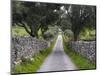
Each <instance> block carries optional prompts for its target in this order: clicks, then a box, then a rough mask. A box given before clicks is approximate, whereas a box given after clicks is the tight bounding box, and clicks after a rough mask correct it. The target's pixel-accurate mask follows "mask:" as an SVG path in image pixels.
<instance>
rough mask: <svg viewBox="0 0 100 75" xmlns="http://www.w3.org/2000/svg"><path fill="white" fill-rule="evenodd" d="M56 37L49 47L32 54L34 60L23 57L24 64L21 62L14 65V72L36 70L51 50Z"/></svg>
mask: <svg viewBox="0 0 100 75" xmlns="http://www.w3.org/2000/svg"><path fill="white" fill-rule="evenodd" d="M56 39H57V37H56V38H55V40H54V42H53V43H52V44H51V46H50V47H49V48H47V49H45V50H43V51H42V52H40V53H39V54H37V55H36V56H34V57H33V59H34V60H32V61H31V63H30V62H28V61H27V60H26V59H24V64H23V62H22V64H18V65H16V68H15V73H30V72H37V70H38V69H39V68H40V66H41V65H42V64H43V62H44V60H45V58H46V57H47V56H48V55H49V54H50V53H51V51H52V49H53V47H54V45H55V43H56Z"/></svg>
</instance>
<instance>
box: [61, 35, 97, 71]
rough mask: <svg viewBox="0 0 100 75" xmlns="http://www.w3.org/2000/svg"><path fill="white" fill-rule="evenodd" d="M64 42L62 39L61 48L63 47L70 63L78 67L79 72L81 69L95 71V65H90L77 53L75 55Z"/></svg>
mask: <svg viewBox="0 0 100 75" xmlns="http://www.w3.org/2000/svg"><path fill="white" fill-rule="evenodd" d="M66 41H68V40H66V39H65V38H64V37H63V47H64V51H65V52H66V53H67V54H68V55H69V56H70V58H71V59H72V61H73V62H74V63H75V64H76V66H77V67H78V69H79V70H82V69H84V70H85V69H95V68H96V65H95V64H93V63H91V62H90V61H89V60H87V59H86V58H84V57H82V56H81V55H79V54H78V53H76V52H75V51H73V50H72V49H71V48H70V46H69V45H68V43H66Z"/></svg>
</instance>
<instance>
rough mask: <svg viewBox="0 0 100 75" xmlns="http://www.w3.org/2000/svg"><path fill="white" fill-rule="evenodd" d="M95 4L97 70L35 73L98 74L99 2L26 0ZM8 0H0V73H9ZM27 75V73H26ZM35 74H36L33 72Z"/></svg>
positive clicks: (99, 61) (46, 0)
mask: <svg viewBox="0 0 100 75" xmlns="http://www.w3.org/2000/svg"><path fill="white" fill-rule="evenodd" d="M25 1H26V0H25ZM27 1H42V2H54V3H71V4H85V5H96V6H97V70H87V71H69V72H55V73H39V74H37V75H44V74H45V75H56V74H57V75H65V74H66V75H70V74H71V75H75V74H76V75H98V73H99V72H100V64H99V63H100V47H99V45H100V43H99V42H100V34H99V32H100V3H99V0H27ZM10 14H11V13H10V0H1V1H0V75H10V19H11V18H10V17H11V15H10ZM27 75H29V74H27ZM34 75H36V74H34Z"/></svg>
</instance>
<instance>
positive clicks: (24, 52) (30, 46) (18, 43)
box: [11, 36, 49, 67]
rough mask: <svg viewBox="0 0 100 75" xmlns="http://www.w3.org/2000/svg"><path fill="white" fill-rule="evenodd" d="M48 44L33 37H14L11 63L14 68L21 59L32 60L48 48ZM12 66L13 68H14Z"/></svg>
mask: <svg viewBox="0 0 100 75" xmlns="http://www.w3.org/2000/svg"><path fill="white" fill-rule="evenodd" d="M48 46H49V45H48V42H47V41H44V40H39V39H36V38H32V37H18V36H16V37H13V38H12V45H11V63H12V65H13V66H14V65H15V64H17V63H18V62H20V61H21V58H22V57H24V58H31V57H32V56H34V55H36V54H38V53H39V52H41V51H42V50H44V49H46V48H48ZM13 66H12V67H13Z"/></svg>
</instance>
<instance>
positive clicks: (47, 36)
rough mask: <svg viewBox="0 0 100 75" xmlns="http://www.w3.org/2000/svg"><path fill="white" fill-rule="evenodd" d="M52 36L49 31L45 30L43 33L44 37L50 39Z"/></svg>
mask: <svg viewBox="0 0 100 75" xmlns="http://www.w3.org/2000/svg"><path fill="white" fill-rule="evenodd" d="M53 37H54V35H53V34H52V33H51V32H45V33H44V39H46V40H50V39H52V38H53Z"/></svg>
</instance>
